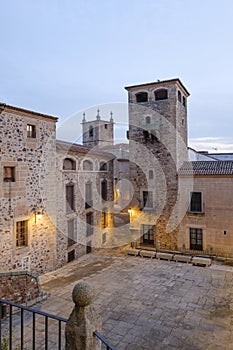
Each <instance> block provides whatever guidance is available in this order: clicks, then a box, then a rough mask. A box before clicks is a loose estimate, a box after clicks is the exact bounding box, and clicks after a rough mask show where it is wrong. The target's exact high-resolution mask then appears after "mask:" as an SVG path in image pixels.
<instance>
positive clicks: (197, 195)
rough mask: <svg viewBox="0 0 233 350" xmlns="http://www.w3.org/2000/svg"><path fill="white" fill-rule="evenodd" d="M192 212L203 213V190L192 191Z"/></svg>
mask: <svg viewBox="0 0 233 350" xmlns="http://www.w3.org/2000/svg"><path fill="white" fill-rule="evenodd" d="M189 210H190V212H195V213H201V212H202V195H201V192H191V193H190V208H189Z"/></svg>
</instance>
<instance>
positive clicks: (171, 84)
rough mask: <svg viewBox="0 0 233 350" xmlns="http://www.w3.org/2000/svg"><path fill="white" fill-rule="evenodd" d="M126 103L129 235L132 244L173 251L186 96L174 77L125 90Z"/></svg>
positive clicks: (185, 155)
mask: <svg viewBox="0 0 233 350" xmlns="http://www.w3.org/2000/svg"><path fill="white" fill-rule="evenodd" d="M126 90H127V91H128V101H129V132H128V137H129V159H130V181H131V183H132V184H133V187H134V198H133V200H132V210H133V214H134V220H132V224H131V231H132V235H133V237H134V239H135V240H137V241H138V243H142V244H152V245H154V246H155V247H156V246H160V247H162V248H165V249H176V248H177V235H178V229H179V227H178V226H177V225H174V223H173V221H172V217H173V216H174V217H176V216H177V213H176V211H177V210H178V208H177V207H176V203H177V198H178V175H177V174H178V169H179V167H180V166H181V164H182V163H183V162H184V161H185V160H187V159H188V152H187V97H188V96H189V93H188V91H187V90H186V88H185V87H184V86H183V84H182V83H181V82H180V80H179V79H172V80H167V81H163V82H160V81H158V82H155V83H149V84H142V85H136V86H129V87H126Z"/></svg>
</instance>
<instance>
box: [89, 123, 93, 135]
mask: <svg viewBox="0 0 233 350" xmlns="http://www.w3.org/2000/svg"><path fill="white" fill-rule="evenodd" d="M93 134H94V132H93V126H92V125H91V126H89V137H93Z"/></svg>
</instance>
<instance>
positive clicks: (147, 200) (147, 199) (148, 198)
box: [142, 191, 153, 208]
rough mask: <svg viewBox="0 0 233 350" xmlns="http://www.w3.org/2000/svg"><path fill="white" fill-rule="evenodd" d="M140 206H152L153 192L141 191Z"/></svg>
mask: <svg viewBox="0 0 233 350" xmlns="http://www.w3.org/2000/svg"><path fill="white" fill-rule="evenodd" d="M142 206H143V208H153V192H152V191H143V192H142Z"/></svg>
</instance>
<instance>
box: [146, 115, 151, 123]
mask: <svg viewBox="0 0 233 350" xmlns="http://www.w3.org/2000/svg"><path fill="white" fill-rule="evenodd" d="M146 124H150V117H149V116H148V117H146Z"/></svg>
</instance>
